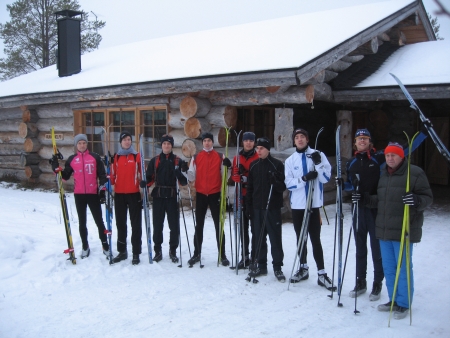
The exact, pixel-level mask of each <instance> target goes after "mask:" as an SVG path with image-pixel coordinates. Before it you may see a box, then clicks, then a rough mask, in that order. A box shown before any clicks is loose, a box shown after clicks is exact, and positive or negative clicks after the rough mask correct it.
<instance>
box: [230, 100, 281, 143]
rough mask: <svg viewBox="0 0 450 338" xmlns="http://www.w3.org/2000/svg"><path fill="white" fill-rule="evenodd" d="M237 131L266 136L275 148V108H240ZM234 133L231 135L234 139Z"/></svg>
mask: <svg viewBox="0 0 450 338" xmlns="http://www.w3.org/2000/svg"><path fill="white" fill-rule="evenodd" d="M237 113H238V123H237V130H242V132H246V131H252V132H254V133H255V135H256V137H262V136H266V137H268V138H269V139H270V141H271V143H272V144H271V145H272V147H273V146H274V143H273V142H274V139H273V134H274V131H275V108H272V107H248V108H247V107H246V108H238V110H237ZM233 134H234V133H231V134H230V136H232V137H233V138H234V139H235V137H234V135H233Z"/></svg>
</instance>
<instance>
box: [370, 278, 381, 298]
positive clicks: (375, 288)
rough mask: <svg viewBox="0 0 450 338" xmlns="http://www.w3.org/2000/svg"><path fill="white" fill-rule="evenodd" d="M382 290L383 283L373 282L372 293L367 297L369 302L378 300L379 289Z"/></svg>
mask: <svg viewBox="0 0 450 338" xmlns="http://www.w3.org/2000/svg"><path fill="white" fill-rule="evenodd" d="M382 288H383V282H379V283H378V282H373V288H372V292H371V293H370V295H369V300H370V301H372V302H373V301H375V300H378V299H380V296H381V289H382Z"/></svg>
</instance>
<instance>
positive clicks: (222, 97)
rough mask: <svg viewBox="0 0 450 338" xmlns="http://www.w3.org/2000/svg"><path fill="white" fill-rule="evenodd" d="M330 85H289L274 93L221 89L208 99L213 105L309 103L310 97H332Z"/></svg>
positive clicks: (326, 98) (259, 90)
mask: <svg viewBox="0 0 450 338" xmlns="http://www.w3.org/2000/svg"><path fill="white" fill-rule="evenodd" d="M331 94H332V92H331V87H330V86H329V85H328V84H326V83H322V84H320V85H314V86H313V85H308V86H291V87H290V88H289V89H288V90H287V91H285V92H283V91H281V90H279V91H277V92H276V93H274V94H270V93H268V92H267V90H266V89H265V88H256V89H243V90H221V91H216V92H214V94H211V98H210V101H211V103H212V104H213V105H214V106H226V105H230V106H260V105H266V104H284V103H286V104H288V103H295V104H301V103H311V101H312V99H315V100H321V101H328V100H330V97H331V98H332V95H331Z"/></svg>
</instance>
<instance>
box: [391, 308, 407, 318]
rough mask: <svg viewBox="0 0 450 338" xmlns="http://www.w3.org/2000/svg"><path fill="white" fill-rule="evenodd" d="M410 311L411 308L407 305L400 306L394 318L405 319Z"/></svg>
mask: <svg viewBox="0 0 450 338" xmlns="http://www.w3.org/2000/svg"><path fill="white" fill-rule="evenodd" d="M408 313H409V309H408V308H407V307H403V306H399V307H397V310H396V311H395V312H394V319H403V318H405V317H406V316H407V315H408Z"/></svg>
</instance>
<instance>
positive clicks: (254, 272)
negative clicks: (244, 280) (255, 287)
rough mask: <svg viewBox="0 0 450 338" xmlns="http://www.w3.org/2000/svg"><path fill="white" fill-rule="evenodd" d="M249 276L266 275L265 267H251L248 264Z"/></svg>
mask: <svg viewBox="0 0 450 338" xmlns="http://www.w3.org/2000/svg"><path fill="white" fill-rule="evenodd" d="M248 276H249V277H259V276H267V268H261V267H252V266H250V272H249V273H248Z"/></svg>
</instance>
